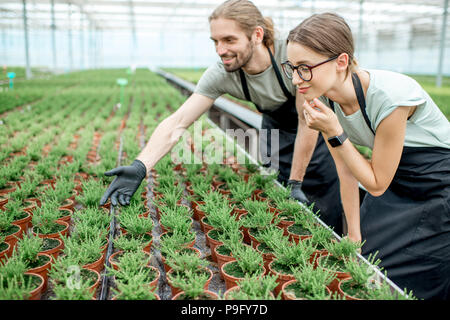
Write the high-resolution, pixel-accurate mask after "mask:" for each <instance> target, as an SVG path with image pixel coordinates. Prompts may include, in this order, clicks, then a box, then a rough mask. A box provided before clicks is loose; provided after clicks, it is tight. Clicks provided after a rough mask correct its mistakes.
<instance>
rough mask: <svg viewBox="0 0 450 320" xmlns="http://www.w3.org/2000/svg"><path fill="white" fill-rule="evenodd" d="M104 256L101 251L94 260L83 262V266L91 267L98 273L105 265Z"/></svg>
mask: <svg viewBox="0 0 450 320" xmlns="http://www.w3.org/2000/svg"><path fill="white" fill-rule="evenodd" d="M105 258H106V253H103V254H102V255H101V256H100V257H99V258H98V259H97V260H96V261H94V262H91V263H87V264H85V265H84V266H83V268H86V269H91V270H94V271H97V272H99V273H100V272H102V270H103V269H104V267H105Z"/></svg>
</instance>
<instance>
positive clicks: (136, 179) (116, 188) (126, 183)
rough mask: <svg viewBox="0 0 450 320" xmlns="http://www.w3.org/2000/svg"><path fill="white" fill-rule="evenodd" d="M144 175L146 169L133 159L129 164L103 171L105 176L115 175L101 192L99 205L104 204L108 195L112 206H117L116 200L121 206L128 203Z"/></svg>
mask: <svg viewBox="0 0 450 320" xmlns="http://www.w3.org/2000/svg"><path fill="white" fill-rule="evenodd" d="M146 175H147V169H146V167H145V165H144V164H143V163H142V162H141V161H139V160H134V161H133V163H132V164H131V166H125V167H124V166H122V167H117V168H115V169H112V170H110V171H108V172H105V176H108V177H110V176H117V177H116V178H115V179H114V181H113V182H112V183H111V184H110V185H109V187H108V189H107V190H106V192H105V193H104V194H103V197H102V199H101V200H100V205H101V206H102V205H104V204H105V203H106V201H107V200H108V198H109V197H111V203H112V205H113V206H117V203H118V202H119V203H120V204H121V205H123V206H125V205H129V204H130V199H131V197H132V196H133V194H134V193H135V192H136V190H137V189H138V188H139V186H140V184H141V182H142V180H143V179H144V178H145V176H146Z"/></svg>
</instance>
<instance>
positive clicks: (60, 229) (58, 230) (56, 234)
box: [32, 220, 69, 238]
mask: <svg viewBox="0 0 450 320" xmlns="http://www.w3.org/2000/svg"><path fill="white" fill-rule="evenodd" d="M32 230H33V234H35V235H37V236H38V237H40V238H60V237H61V235H63V236H66V235H67V234H68V232H69V224H68V223H67V222H65V221H59V220H56V221H55V223H54V224H53V228H52V229H51V230H50V231H48V233H41V231H40V229H39V227H38V226H33V228H32Z"/></svg>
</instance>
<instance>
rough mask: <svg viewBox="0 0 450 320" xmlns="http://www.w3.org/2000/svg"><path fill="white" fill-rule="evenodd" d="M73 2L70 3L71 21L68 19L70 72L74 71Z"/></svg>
mask: <svg viewBox="0 0 450 320" xmlns="http://www.w3.org/2000/svg"><path fill="white" fill-rule="evenodd" d="M71 18H72V4H71V3H69V17H68V19H69V21H68V24H69V26H68V37H69V46H68V50H69V72H70V71H72V69H73V50H72V21H71Z"/></svg>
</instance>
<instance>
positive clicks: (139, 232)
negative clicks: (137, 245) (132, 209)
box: [118, 212, 153, 252]
mask: <svg viewBox="0 0 450 320" xmlns="http://www.w3.org/2000/svg"><path fill="white" fill-rule="evenodd" d="M118 220H119V223H120V226H121V231H122V234H124V235H125V236H126V237H130V238H135V239H140V240H141V241H142V243H144V244H145V246H144V250H145V251H147V252H150V248H151V245H152V243H153V235H152V230H153V220H152V219H148V218H145V217H136V215H135V214H133V213H129V212H121V214H120V215H119V219H118Z"/></svg>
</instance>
